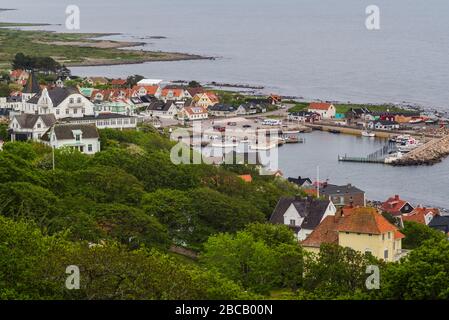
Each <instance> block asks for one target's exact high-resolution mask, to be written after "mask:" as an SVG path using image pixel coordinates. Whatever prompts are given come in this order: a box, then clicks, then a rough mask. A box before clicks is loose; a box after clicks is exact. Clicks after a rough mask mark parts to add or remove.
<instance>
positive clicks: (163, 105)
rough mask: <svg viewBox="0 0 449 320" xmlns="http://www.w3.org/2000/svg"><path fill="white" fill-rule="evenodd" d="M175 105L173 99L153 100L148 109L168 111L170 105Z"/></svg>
mask: <svg viewBox="0 0 449 320" xmlns="http://www.w3.org/2000/svg"><path fill="white" fill-rule="evenodd" d="M172 105H173V101H167V102H163V101H160V100H157V101H153V102H151V103H150V105H149V106H148V108H147V110H150V111H168V110H169V109H170V107H171V106H172Z"/></svg>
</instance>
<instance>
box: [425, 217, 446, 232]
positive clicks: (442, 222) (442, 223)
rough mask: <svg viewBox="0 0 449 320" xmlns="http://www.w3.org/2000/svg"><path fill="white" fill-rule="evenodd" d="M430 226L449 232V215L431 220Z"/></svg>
mask: <svg viewBox="0 0 449 320" xmlns="http://www.w3.org/2000/svg"><path fill="white" fill-rule="evenodd" d="M429 227H431V228H433V229H436V230H440V231H443V232H444V233H445V234H447V233H448V232H449V216H436V217H434V218H433V219H432V221H430V223H429Z"/></svg>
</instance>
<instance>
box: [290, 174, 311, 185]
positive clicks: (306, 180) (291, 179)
mask: <svg viewBox="0 0 449 320" xmlns="http://www.w3.org/2000/svg"><path fill="white" fill-rule="evenodd" d="M288 181H289V182H292V183H294V184H297V185H298V186H300V187H302V186H303V185H304V183H306V182H309V183H310V184H311V183H312V180H310V178H301V176H299V177H298V179H296V178H288Z"/></svg>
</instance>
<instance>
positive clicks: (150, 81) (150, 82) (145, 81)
mask: <svg viewBox="0 0 449 320" xmlns="http://www.w3.org/2000/svg"><path fill="white" fill-rule="evenodd" d="M162 81H163V80H160V79H142V80H140V81H139V82H137V85H138V86H159V85H160V84H161V83H162Z"/></svg>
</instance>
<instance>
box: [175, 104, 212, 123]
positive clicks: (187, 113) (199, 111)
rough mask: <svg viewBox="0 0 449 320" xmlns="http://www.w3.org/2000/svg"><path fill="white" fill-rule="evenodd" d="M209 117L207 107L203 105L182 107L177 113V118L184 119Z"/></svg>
mask: <svg viewBox="0 0 449 320" xmlns="http://www.w3.org/2000/svg"><path fill="white" fill-rule="evenodd" d="M208 117H209V114H208V113H207V109H206V108H204V107H184V108H182V109H181V111H180V112H179V113H178V119H185V120H189V121H194V120H205V119H207V118H208Z"/></svg>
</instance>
